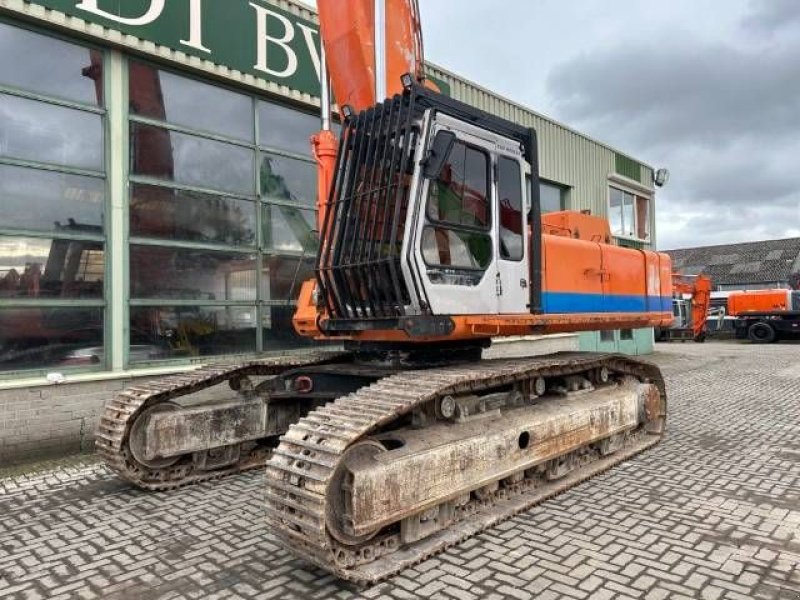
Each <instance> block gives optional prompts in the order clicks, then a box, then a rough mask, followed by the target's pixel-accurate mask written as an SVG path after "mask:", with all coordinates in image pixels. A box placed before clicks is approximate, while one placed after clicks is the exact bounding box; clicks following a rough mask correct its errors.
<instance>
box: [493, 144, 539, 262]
mask: <svg viewBox="0 0 800 600" xmlns="http://www.w3.org/2000/svg"><path fill="white" fill-rule="evenodd" d="M495 160H496V163H495V164H496V165H497V181H496V182H495V186H496V189H497V219H496V221H497V258H498V259H499V260H504V261H506V262H515V263H519V262H522V261H523V260H525V244H526V243H527V237H528V222H529V221H530V218H529V216H528V215H529V214H530V211H531V210H532V207H531V206H530V204H531V202H530V194H529V193H528V189H527V188H528V182H529V180H530V178H529V177H527V176H526V174H525V169H523V168H522V164H521V163H520V161H519V159H518V158H516V157H512V156H507V155H505V154H497V155H495ZM503 160H505V161H508V162H510V163H513V164H514V165H515V166H516V167H517V170H518V173H519V178H518V180H519V186H520V187H519V200H520V213H519V223H520V228H521V229H522V232H521V233H519V234H514V235H518V236H519V238H520V240H521V242H522V243H521V244H520V250H521V252H520V255H519V258H513V257H506V256H503V252H502V249H501V244H502V242H503V240H502V236H501V234H500V229H501V228H502V227H503V224H502V223H501V221H500V161H503ZM526 200H528V202H526ZM526 205H527V206H526Z"/></svg>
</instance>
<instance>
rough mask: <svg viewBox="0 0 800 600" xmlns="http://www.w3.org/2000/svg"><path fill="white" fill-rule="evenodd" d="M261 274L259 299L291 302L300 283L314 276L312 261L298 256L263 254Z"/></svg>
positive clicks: (298, 290) (297, 291)
mask: <svg viewBox="0 0 800 600" xmlns="http://www.w3.org/2000/svg"><path fill="white" fill-rule="evenodd" d="M263 260H264V271H263V272H262V275H261V300H264V301H267V302H269V301H280V302H290V301H291V302H293V301H295V300H297V296H298V294H299V293H300V285H301V284H302V283H303V282H304V281H306V280H307V279H311V278H313V277H314V261H313V260H312V259H306V260H302V261H301V260H300V258H298V257H287V256H265V257H264V258H263Z"/></svg>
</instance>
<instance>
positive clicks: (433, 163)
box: [422, 129, 456, 179]
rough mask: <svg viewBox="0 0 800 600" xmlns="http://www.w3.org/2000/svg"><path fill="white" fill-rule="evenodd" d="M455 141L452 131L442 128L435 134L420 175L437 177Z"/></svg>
mask: <svg viewBox="0 0 800 600" xmlns="http://www.w3.org/2000/svg"><path fill="white" fill-rule="evenodd" d="M455 143H456V134H455V133H453V132H452V131H447V130H444V129H443V130H441V131H439V132H438V133H437V134H436V137H435V138H433V144H432V145H431V149H430V150H429V151H428V156H427V158H426V159H425V163H424V164H423V167H422V175H423V176H424V177H426V178H427V179H437V178H438V177H439V175H440V174H441V172H442V169H443V168H444V165H445V164H446V163H447V159H448V158H449V156H450V152H451V151H452V150H453V144H455Z"/></svg>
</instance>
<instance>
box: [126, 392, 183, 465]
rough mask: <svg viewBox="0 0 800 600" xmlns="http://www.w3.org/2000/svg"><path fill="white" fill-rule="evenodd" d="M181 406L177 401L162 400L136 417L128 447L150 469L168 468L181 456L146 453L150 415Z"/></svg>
mask: <svg viewBox="0 0 800 600" xmlns="http://www.w3.org/2000/svg"><path fill="white" fill-rule="evenodd" d="M180 409H181V406H180V405H179V404H177V403H175V402H160V403H159V404H156V405H154V406H151V407H149V408H145V409H144V410H143V411H142V412H141V414H140V415H139V416H138V417H137V418H136V421H134V423H133V425H132V426H131V433H130V436H129V437H128V448H129V450H130V453H131V455H132V456H133V458H134V459H136V462H138V463H139V464H141V465H143V466H145V467H148V468H150V469H166V468H167V467H171V466H172V465H174V464H175V463H177V462H178V461H179V460H180V459H181V457H180V456H170V457H167V458H148V457H147V453H146V445H147V437H146V436H147V425H148V424H149V423H150V417H151V416H152V415H154V414H156V413H161V412H171V411H175V410H180Z"/></svg>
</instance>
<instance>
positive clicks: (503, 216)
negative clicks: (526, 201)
mask: <svg viewBox="0 0 800 600" xmlns="http://www.w3.org/2000/svg"><path fill="white" fill-rule="evenodd" d="M497 197H498V198H499V201H500V217H499V219H500V256H501V257H502V258H505V259H508V260H521V259H522V256H523V253H524V251H523V250H524V246H523V244H522V179H521V173H520V169H519V163H517V162H516V161H513V160H509V159H507V158H503V157H501V158H500V160H499V161H498V183H497Z"/></svg>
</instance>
